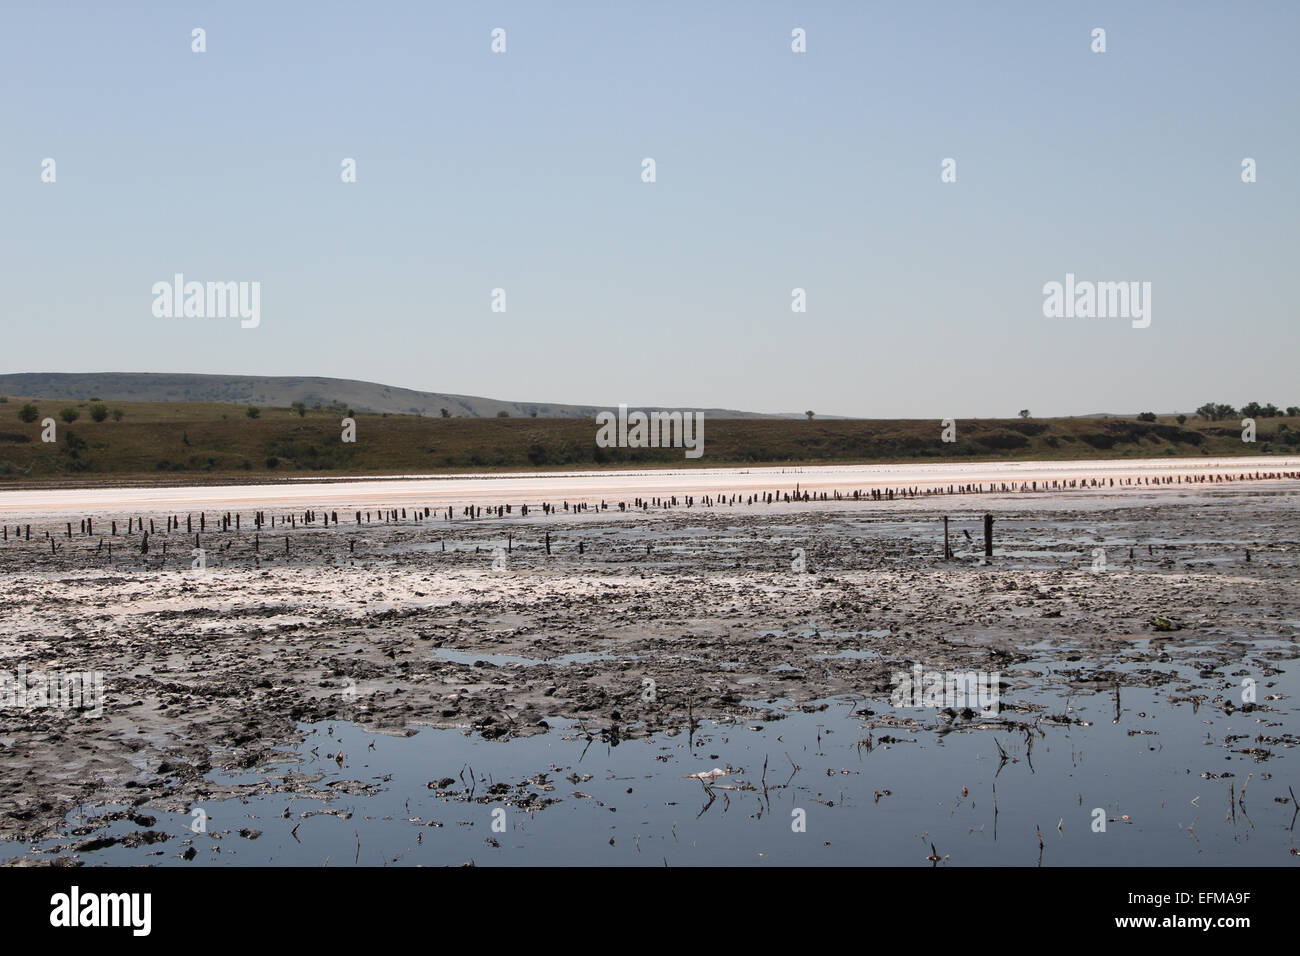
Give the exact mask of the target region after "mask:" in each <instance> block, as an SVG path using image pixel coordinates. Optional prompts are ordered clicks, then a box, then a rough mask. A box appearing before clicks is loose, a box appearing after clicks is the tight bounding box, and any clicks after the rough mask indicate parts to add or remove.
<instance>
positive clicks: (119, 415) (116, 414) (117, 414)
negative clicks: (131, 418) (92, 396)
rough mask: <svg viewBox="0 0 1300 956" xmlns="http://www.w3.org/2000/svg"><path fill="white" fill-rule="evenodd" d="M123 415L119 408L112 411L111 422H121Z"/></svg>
mask: <svg viewBox="0 0 1300 956" xmlns="http://www.w3.org/2000/svg"><path fill="white" fill-rule="evenodd" d="M125 414H126V412H124V411H122V409H120V408H115V409H113V421H115V422H120V421H121V420H122V416H123V415H125Z"/></svg>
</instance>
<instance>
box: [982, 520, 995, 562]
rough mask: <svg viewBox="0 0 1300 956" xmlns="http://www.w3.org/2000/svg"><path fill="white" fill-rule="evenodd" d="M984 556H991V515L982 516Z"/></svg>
mask: <svg viewBox="0 0 1300 956" xmlns="http://www.w3.org/2000/svg"><path fill="white" fill-rule="evenodd" d="M984 557H986V558H991V557H993V516H992V515H989V514H986V515H985V516H984Z"/></svg>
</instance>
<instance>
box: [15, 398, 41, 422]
mask: <svg viewBox="0 0 1300 956" xmlns="http://www.w3.org/2000/svg"><path fill="white" fill-rule="evenodd" d="M39 414H40V410H39V409H38V408H37V407H36V406H35V405H33V404H32V403H31V402H28V403H27V404H26V405H24V406H23V407H22V408H20V409H18V417H19V418H21V419H22V420H23V421H25V422H34V421H36V416H37V415H39Z"/></svg>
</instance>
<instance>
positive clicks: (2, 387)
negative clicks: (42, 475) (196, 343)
mask: <svg viewBox="0 0 1300 956" xmlns="http://www.w3.org/2000/svg"><path fill="white" fill-rule="evenodd" d="M0 395H38V396H40V397H41V398H45V399H49V400H50V401H74V400H75V401H87V400H89V399H92V398H99V399H102V400H103V401H106V402H225V403H229V404H237V405H270V406H274V407H279V408H288V407H289V406H290V405H292V404H293V403H294V402H302V403H304V404H305V405H307V406H308V407H311V406H314V405H316V404H320V405H322V406H329V405H337V406H341V407H343V408H344V409H347V408H351V409H355V410H356V411H358V412H377V413H383V412H387V413H389V414H390V415H391V414H402V415H426V416H438V417H442V415H443V410H444V409H445V410H446V412H447V415H449V416H450V417H453V418H461V417H468V418H494V417H496V416H497V415H498V414H500V413H501V412H505V413H506V414H507V415H509V416H511V417H515V418H528V417H531V416H534V415H536V417H538V418H595V416H596V413H597V412H599V411H601V410H602V409H604V408H608V407H609V406H608V405H560V404H555V403H550V402H508V401H501V400H498V399H494V398H479V397H477V396H473V395H449V394H444V393H442V392H420V391H416V390H415V389H410V388H398V387H396V386H392V385H379V384H376V383H374V382H360V381H355V380H353V379H345V378H320V377H306V378H294V377H290V376H281V375H277V376H256V375H191V374H188V373H176V374H172V373H156V372H19V373H13V374H9V375H0ZM701 410H702V411H704V412H705V413H706V414H708V415H709V416H710V417H717V418H766V417H795V416H765V415H759V414H758V413H756V412H743V411H736V410H734V409H720V408H714V409H701Z"/></svg>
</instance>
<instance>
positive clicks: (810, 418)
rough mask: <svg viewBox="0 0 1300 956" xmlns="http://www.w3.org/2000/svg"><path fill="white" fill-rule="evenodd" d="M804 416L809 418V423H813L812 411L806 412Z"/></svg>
mask: <svg viewBox="0 0 1300 956" xmlns="http://www.w3.org/2000/svg"><path fill="white" fill-rule="evenodd" d="M804 414H805V415H807V416H808V421H812V417H813V413H812V412H811V411H808V412H804Z"/></svg>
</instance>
